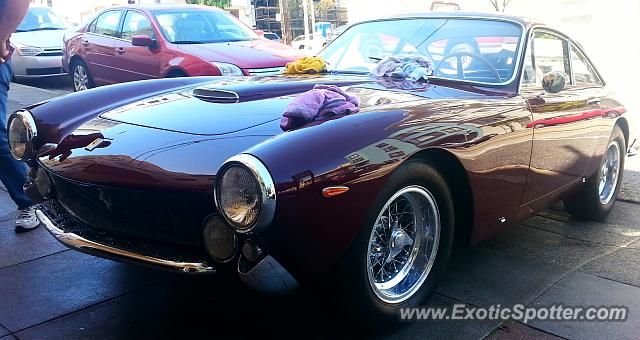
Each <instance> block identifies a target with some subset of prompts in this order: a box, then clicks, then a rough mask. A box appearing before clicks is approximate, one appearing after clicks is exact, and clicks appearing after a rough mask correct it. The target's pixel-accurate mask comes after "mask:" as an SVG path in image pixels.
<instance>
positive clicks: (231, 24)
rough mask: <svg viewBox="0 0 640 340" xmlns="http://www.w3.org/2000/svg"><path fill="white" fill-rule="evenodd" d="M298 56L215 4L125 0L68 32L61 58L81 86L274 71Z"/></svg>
mask: <svg viewBox="0 0 640 340" xmlns="http://www.w3.org/2000/svg"><path fill="white" fill-rule="evenodd" d="M299 57H300V53H299V51H296V50H294V49H292V48H291V47H289V46H287V45H284V44H280V43H277V42H273V41H269V40H265V39H261V38H260V37H259V36H258V34H256V33H255V31H253V30H252V29H251V28H249V27H247V26H246V25H245V24H243V23H242V22H240V21H239V20H237V19H236V18H235V17H234V16H232V15H231V14H229V13H228V12H226V11H223V10H220V9H216V8H212V7H207V6H195V5H193V6H192V5H148V6H143V5H131V6H123V7H113V8H108V9H106V10H104V11H103V12H101V13H100V14H98V15H97V16H96V18H95V19H94V20H92V21H90V22H89V23H88V24H87V25H86V26H84V27H83V28H82V29H80V30H79V32H78V33H77V34H75V35H74V36H71V37H68V40H66V41H65V51H64V60H63V66H64V68H65V70H67V71H68V72H69V73H70V74H71V75H72V76H73V88H74V90H75V91H81V90H86V89H88V88H92V87H94V86H100V85H107V84H114V83H122V82H128V81H134V80H144V79H154V78H171V77H186V76H207V75H213V76H216V75H217V76H220V75H223V76H247V75H264V74H277V73H280V72H281V71H282V70H283V69H284V66H285V65H286V63H287V62H290V61H292V60H295V59H297V58H299Z"/></svg>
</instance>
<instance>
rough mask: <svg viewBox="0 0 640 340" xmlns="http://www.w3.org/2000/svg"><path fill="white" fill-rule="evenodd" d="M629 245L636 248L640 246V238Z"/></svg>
mask: <svg viewBox="0 0 640 340" xmlns="http://www.w3.org/2000/svg"><path fill="white" fill-rule="evenodd" d="M627 247H628V248H635V249H638V248H640V240H638V241H635V242H633V243H631V244H630V245H628V246H627Z"/></svg>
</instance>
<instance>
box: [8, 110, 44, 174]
mask: <svg viewBox="0 0 640 340" xmlns="http://www.w3.org/2000/svg"><path fill="white" fill-rule="evenodd" d="M7 135H8V136H7V137H8V141H9V149H10V150H11V155H12V156H13V158H15V159H17V160H19V161H23V162H27V161H30V160H33V159H34V158H35V157H36V149H35V145H34V142H35V139H36V137H37V136H38V129H37V128H36V122H35V120H34V119H33V116H32V115H31V112H29V111H27V110H20V111H16V112H15V113H14V114H12V115H11V116H10V117H9V120H8V123H7Z"/></svg>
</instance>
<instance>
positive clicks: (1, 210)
mask: <svg viewBox="0 0 640 340" xmlns="http://www.w3.org/2000/svg"><path fill="white" fill-rule="evenodd" d="M16 210H18V207H17V206H16V204H15V203H13V200H12V199H11V197H10V196H9V194H8V193H7V192H6V191H4V190H0V217H6V216H8V215H10V214H14V213H15V212H16ZM3 219H4V218H3Z"/></svg>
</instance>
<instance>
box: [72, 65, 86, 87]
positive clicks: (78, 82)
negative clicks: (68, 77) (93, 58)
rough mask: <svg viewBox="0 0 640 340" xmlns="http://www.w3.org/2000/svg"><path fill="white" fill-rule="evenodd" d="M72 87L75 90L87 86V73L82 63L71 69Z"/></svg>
mask: <svg viewBox="0 0 640 340" xmlns="http://www.w3.org/2000/svg"><path fill="white" fill-rule="evenodd" d="M73 87H74V88H75V90H76V91H77V92H79V91H84V90H86V89H88V88H89V74H88V73H87V70H86V69H85V68H84V66H83V65H77V66H76V67H75V68H74V70H73Z"/></svg>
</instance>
